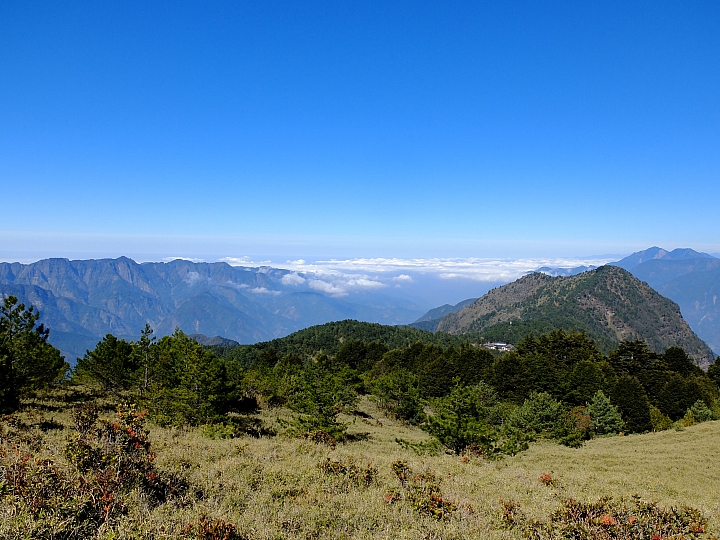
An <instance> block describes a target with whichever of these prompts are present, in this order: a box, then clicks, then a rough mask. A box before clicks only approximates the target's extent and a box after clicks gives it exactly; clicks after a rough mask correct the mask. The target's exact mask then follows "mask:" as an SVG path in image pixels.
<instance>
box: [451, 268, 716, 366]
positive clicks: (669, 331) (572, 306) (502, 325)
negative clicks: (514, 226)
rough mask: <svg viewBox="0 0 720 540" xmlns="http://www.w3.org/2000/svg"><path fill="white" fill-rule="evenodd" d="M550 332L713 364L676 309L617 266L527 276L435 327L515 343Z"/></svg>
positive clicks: (711, 355)
mask: <svg viewBox="0 0 720 540" xmlns="http://www.w3.org/2000/svg"><path fill="white" fill-rule="evenodd" d="M552 328H565V329H572V328H575V329H577V330H585V331H586V332H587V333H588V335H589V336H590V337H592V338H593V339H595V340H596V342H597V343H598V346H600V348H601V349H603V350H609V349H611V348H612V347H613V346H614V345H615V344H617V343H618V342H619V341H621V340H633V339H643V340H645V341H646V342H647V344H648V346H649V347H650V348H651V349H653V350H655V351H657V352H662V351H664V350H665V349H666V348H667V347H670V346H671V345H678V346H680V347H682V348H683V349H685V350H686V351H687V352H688V354H689V355H690V356H691V357H692V358H693V359H694V360H695V362H696V363H698V364H699V365H702V366H707V365H708V364H709V363H710V362H711V360H712V358H713V354H712V351H711V350H710V348H709V347H708V346H707V345H706V344H705V343H704V342H703V341H702V340H701V339H700V338H699V337H698V336H697V335H696V334H695V333H694V332H693V331H692V330H691V329H690V327H689V326H688V325H687V323H686V322H685V320H684V319H683V318H682V315H681V314H680V309H679V308H678V306H677V304H675V303H674V302H672V301H671V300H669V299H667V298H664V297H663V296H661V295H660V294H658V293H657V292H656V291H654V290H653V289H652V288H651V287H649V286H648V285H647V284H646V283H644V282H642V281H640V280H638V279H637V278H635V277H633V276H632V275H631V274H630V273H629V272H627V271H625V270H623V269H622V268H619V267H616V266H602V267H600V268H598V269H597V270H592V271H590V272H585V273H582V274H578V275H576V276H570V277H551V276H548V275H545V274H542V273H534V274H529V275H527V276H524V277H522V278H520V279H518V280H517V281H514V282H513V283H509V284H508V285H504V286H502V287H498V288H497V289H493V290H492V291H490V292H489V293H487V294H486V295H485V296H483V297H482V298H480V299H478V300H477V301H476V302H474V303H473V304H471V305H470V306H468V307H466V308H464V309H462V310H460V311H458V312H457V313H452V314H450V315H447V316H445V317H444V318H443V319H442V320H441V321H440V324H439V325H438V331H442V332H448V333H450V334H464V333H468V332H473V333H477V334H480V335H482V336H483V337H485V338H487V339H502V340H505V341H509V342H515V343H516V342H517V341H519V340H520V339H522V337H524V336H525V335H526V334H527V333H529V332H534V333H535V334H539V333H542V332H546V331H548V330H551V329H552Z"/></svg>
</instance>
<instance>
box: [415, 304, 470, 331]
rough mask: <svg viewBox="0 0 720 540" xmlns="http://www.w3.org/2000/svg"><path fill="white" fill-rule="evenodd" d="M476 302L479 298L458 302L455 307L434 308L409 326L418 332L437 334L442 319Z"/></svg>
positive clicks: (447, 305) (448, 305)
mask: <svg viewBox="0 0 720 540" xmlns="http://www.w3.org/2000/svg"><path fill="white" fill-rule="evenodd" d="M475 300H477V298H468V299H467V300H463V301H462V302H458V303H457V304H455V305H454V306H453V305H450V304H445V305H444V306H440V307H436V308H433V309H431V310H430V311H428V312H427V313H426V314H425V315H423V316H422V317H420V318H419V319H418V320H417V321H415V322H413V323H411V324H409V325H408V326H412V327H413V328H417V329H418V330H425V331H427V332H435V331H436V330H437V326H438V324H440V319H442V318H443V317H444V316H445V315H449V314H450V313H455V312H457V311H460V310H461V309H463V308H464V307H467V306H469V305H470V304H472V303H473V302H474V301H475Z"/></svg>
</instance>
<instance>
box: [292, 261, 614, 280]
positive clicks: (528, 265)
mask: <svg viewBox="0 0 720 540" xmlns="http://www.w3.org/2000/svg"><path fill="white" fill-rule="evenodd" d="M613 260H615V258H614V257H593V258H583V259H573V258H528V259H480V258H471V259H459V258H455V259H450V258H448V259H441V258H431V259H398V258H392V259H387V258H357V259H342V260H340V259H330V260H325V261H323V260H320V261H314V262H310V263H308V262H305V261H287V262H286V263H285V264H279V265H278V267H279V268H285V269H287V270H293V271H295V272H303V273H306V272H311V273H314V274H317V275H328V274H329V275H337V274H348V273H354V272H358V273H359V272H362V273H366V274H380V275H382V274H386V275H387V274H395V273H398V272H400V274H399V275H395V276H387V277H385V276H382V277H379V278H377V279H392V280H394V281H403V280H406V281H408V282H409V281H411V280H412V275H411V274H426V275H432V274H434V275H437V276H438V277H441V278H443V279H470V280H474V281H487V282H496V281H513V280H515V279H517V278H519V277H521V276H523V275H525V274H526V273H528V272H532V271H533V270H537V269H538V268H540V267H543V266H549V267H552V268H574V267H576V266H601V265H603V264H606V263H608V262H611V261H613Z"/></svg>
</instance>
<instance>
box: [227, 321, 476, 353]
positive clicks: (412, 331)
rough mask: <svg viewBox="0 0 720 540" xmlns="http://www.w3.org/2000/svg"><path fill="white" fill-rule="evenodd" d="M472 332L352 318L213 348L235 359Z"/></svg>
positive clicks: (435, 339)
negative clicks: (251, 342) (350, 343)
mask: <svg viewBox="0 0 720 540" xmlns="http://www.w3.org/2000/svg"><path fill="white" fill-rule="evenodd" d="M476 338H477V336H476V335H474V334H469V335H462V336H455V335H450V334H447V333H444V332H437V333H433V332H426V331H423V330H418V329H416V328H412V327H410V326H388V325H384V324H377V323H367V322H360V321H354V320H345V321H338V322H329V323H325V324H321V325H317V326H311V327H310V328H305V329H303V330H299V331H297V332H294V333H292V334H290V335H289V336H286V337H283V338H278V339H273V340H271V341H265V342H261V343H256V344H254V345H239V346H236V347H227V348H225V350H222V349H223V348H220V347H218V348H216V349H215V350H216V352H218V353H219V354H220V355H221V356H225V357H232V358H235V359H238V360H241V361H242V360H244V359H245V360H247V359H249V358H252V357H253V356H254V355H256V354H258V353H260V352H262V351H264V350H268V349H274V350H275V352H277V353H278V354H279V355H281V356H282V355H284V354H288V353H294V354H308V355H314V354H318V353H325V354H330V355H333V354H335V353H336V352H337V351H338V350H339V349H340V347H342V345H343V343H346V342H347V341H352V340H359V341H363V342H365V343H381V344H383V345H385V346H386V347H387V348H388V349H400V348H403V347H409V346H410V345H413V344H414V343H418V342H420V343H425V344H434V345H442V346H444V347H448V346H450V345H453V346H460V345H463V344H465V343H468V341H477V339H476Z"/></svg>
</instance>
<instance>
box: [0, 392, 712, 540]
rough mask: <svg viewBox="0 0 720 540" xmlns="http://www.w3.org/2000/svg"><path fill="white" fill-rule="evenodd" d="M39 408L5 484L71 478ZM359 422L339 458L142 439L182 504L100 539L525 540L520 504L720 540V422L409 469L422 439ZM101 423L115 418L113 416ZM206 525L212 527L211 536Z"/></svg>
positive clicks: (195, 439) (7, 520) (14, 533)
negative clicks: (181, 490) (429, 498)
mask: <svg viewBox="0 0 720 540" xmlns="http://www.w3.org/2000/svg"><path fill="white" fill-rule="evenodd" d="M35 405H36V406H37V408H35V409H26V410H25V411H24V412H22V413H20V414H19V415H18V417H19V418H20V419H22V420H23V421H24V422H25V423H27V424H29V425H30V430H29V435H28V436H27V437H26V438H25V439H24V440H23V441H21V442H20V443H18V442H17V441H11V440H10V439H8V438H7V437H6V438H5V439H3V441H2V445H3V450H4V452H3V454H1V455H2V460H3V462H2V463H0V465H1V466H2V467H3V470H7V469H8V466H9V464H10V462H11V461H12V460H14V459H20V457H19V456H20V454H22V453H23V452H26V453H28V454H30V453H32V455H33V456H38V457H41V458H49V459H52V460H53V461H54V462H55V463H56V464H58V466H59V468H60V469H62V470H65V471H68V472H67V474H68V475H71V474H72V472H70V471H71V467H70V465H69V464H68V462H67V461H66V458H65V453H64V448H65V445H66V441H67V440H68V438H69V437H70V433H71V431H72V430H71V429H70V426H71V425H72V420H71V415H70V410H69V408H67V407H64V406H61V405H60V404H58V403H57V402H53V403H50V402H45V403H42V402H38V403H36V404H35ZM43 408H44V409H45V411H43ZM358 408H359V411H360V412H361V413H362V414H359V415H356V416H354V417H352V418H350V417H348V418H346V420H347V421H349V422H352V425H351V428H350V430H349V431H350V433H351V434H354V435H355V436H356V437H355V438H356V439H357V440H356V442H351V443H346V444H342V445H339V446H337V447H335V448H331V447H329V446H325V445H322V444H315V443H312V442H309V441H305V440H297V439H290V438H286V437H283V436H277V437H262V438H251V437H241V438H235V439H210V438H208V437H206V436H203V434H202V429H201V428H200V429H189V430H181V429H163V428H159V427H153V426H150V428H151V429H150V440H151V442H152V450H153V451H154V453H155V454H156V455H157V457H156V459H155V460H154V464H155V466H156V468H157V470H158V471H161V472H163V473H168V474H170V473H173V474H175V475H178V476H180V477H183V478H184V479H186V480H187V483H188V485H189V486H190V488H189V489H188V491H187V493H185V494H184V495H183V496H182V497H180V498H179V500H170V501H168V502H164V503H161V504H151V503H150V502H149V500H147V498H146V497H145V496H144V495H143V494H142V493H141V492H140V491H136V492H133V493H131V494H130V495H129V496H128V497H129V498H128V500H127V513H126V514H125V515H120V516H118V517H116V518H114V519H112V520H109V521H108V522H107V523H105V524H103V525H102V526H101V527H100V531H99V532H98V535H97V537H98V538H106V539H111V538H112V539H128V538H147V539H150V538H218V539H219V538H226V539H229V538H232V535H230V533H229V532H228V531H230V529H229V528H225V529H223V523H228V524H232V525H234V527H235V533H234V534H235V538H247V539H253V540H256V539H257V540H260V539H262V540H270V539H282V538H304V539H321V538H323V539H325V538H326V539H342V538H364V539H370V538H372V539H381V538H387V539H391V538H392V539H446V540H450V539H465V538H487V539H500V538H505V539H512V538H522V537H523V535H522V534H521V533H520V531H518V530H509V529H508V528H507V527H506V526H505V524H504V523H503V520H502V515H503V503H502V502H501V501H514V502H516V503H518V504H519V505H520V508H522V509H523V511H524V512H525V513H526V514H528V515H529V516H530V517H532V518H536V519H538V520H547V518H548V516H549V515H550V514H551V512H552V511H553V510H555V509H556V508H557V507H558V506H559V505H561V504H562V503H563V501H565V500H566V499H568V498H573V499H577V500H581V501H595V500H597V499H598V498H599V497H601V496H603V495H608V496H612V497H630V496H632V495H634V494H638V495H639V496H640V497H641V498H643V499H645V500H648V501H657V502H658V503H659V504H660V506H664V507H681V506H686V505H687V506H692V507H695V508H697V509H699V510H700V511H701V512H702V513H703V514H704V515H705V517H706V518H707V519H708V526H707V530H706V533H709V534H706V535H703V536H702V537H703V538H711V537H712V536H713V535H715V536H718V535H720V487H719V486H720V454H719V451H718V449H720V421H716V422H706V423H704V424H699V425H696V426H692V427H689V428H686V429H684V430H683V431H666V432H662V433H653V434H646V435H633V436H628V437H611V438H605V439H597V440H593V441H589V442H588V443H586V444H585V445H584V446H583V447H582V448H580V449H570V448H566V447H562V446H559V445H557V444H555V443H544V442H540V443H535V444H532V445H531V447H530V449H529V450H528V451H526V452H523V453H521V454H519V455H517V456H514V457H511V458H505V459H502V460H499V461H485V460H482V459H478V458H467V457H461V456H457V455H447V454H441V455H434V456H433V455H417V454H416V453H415V452H414V451H413V450H409V449H404V448H403V447H401V445H399V444H398V443H397V442H396V438H401V439H405V440H408V441H412V442H422V441H428V440H429V439H428V436H427V435H426V434H425V433H424V432H422V431H420V430H417V429H415V428H411V427H408V426H406V425H403V424H401V423H398V422H396V421H394V420H392V419H389V418H387V417H386V416H384V415H383V414H382V413H381V412H380V411H379V410H378V409H377V408H376V407H375V405H374V403H373V402H372V401H370V400H367V399H366V400H363V401H361V403H360V406H359V407H358ZM107 409H109V407H108V408H107ZM38 411H39V412H38ZM283 414H287V413H286V412H284V411H278V410H269V411H265V412H263V413H262V415H261V416H262V418H263V420H264V422H265V423H266V425H273V424H275V425H276V426H278V429H279V424H278V423H277V417H278V416H282V415H283ZM101 416H104V417H108V418H111V417H112V416H113V412H112V410H106V411H105V412H103V413H102V415H101ZM51 417H52V421H51ZM41 427H42V430H41V429H40V428H41ZM398 461H402V462H405V463H406V465H407V467H409V468H410V469H412V471H413V473H412V474H421V473H430V474H426V475H424V476H422V477H418V478H420V479H419V480H417V482H419V483H422V484H423V485H429V484H432V485H433V486H435V487H437V488H438V490H439V491H437V492H436V493H437V494H438V497H439V498H440V500H441V503H438V504H440V507H441V508H443V507H442V504H446V506H445V507H444V508H445V510H446V511H443V512H441V514H440V515H438V514H437V513H436V515H435V516H433V515H432V513H431V512H423V511H422V509H421V508H420V507H419V503H417V500H416V499H413V496H412V492H411V489H412V488H411V487H408V486H410V485H411V483H412V482H410V481H408V484H407V485H406V486H405V487H403V486H402V484H401V482H400V481H399V480H398V474H396V472H394V471H393V464H394V463H396V462H398ZM395 467H396V470H397V465H396V466H395ZM541 475H545V476H543V480H544V481H541V480H540V477H541ZM409 477H410V475H408V478H409ZM5 480H7V479H5ZM1 486H2V482H0V487H1ZM433 489H434V488H433ZM0 492H1V490H0ZM11 503H12V500H11V499H10V498H9V496H5V497H4V498H3V499H0V505H2V506H1V507H0V538H33V537H37V534H36V533H33V531H40V530H41V529H40V525H39V523H40V522H41V521H42V520H43V519H45V517H43V516H40V517H35V518H33V517H31V516H28V515H25V514H22V513H18V511H17V507H16V506H14V505H13V504H11ZM450 503H451V504H450ZM436 506H437V505H436ZM418 510H420V511H418ZM437 517H441V519H437ZM203 523H205V524H207V523H214V524H216V525H217V527H216V529H215V532H213V531H212V530H210V529H212V527H210V526H207V527H205V528H203V526H202V524H203ZM43 534H46V535H47V537H53V536H52V535H51V534H50V533H43ZM212 534H216V536H212ZM223 534H224V535H225V536H223ZM55 537H59V536H55Z"/></svg>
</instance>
